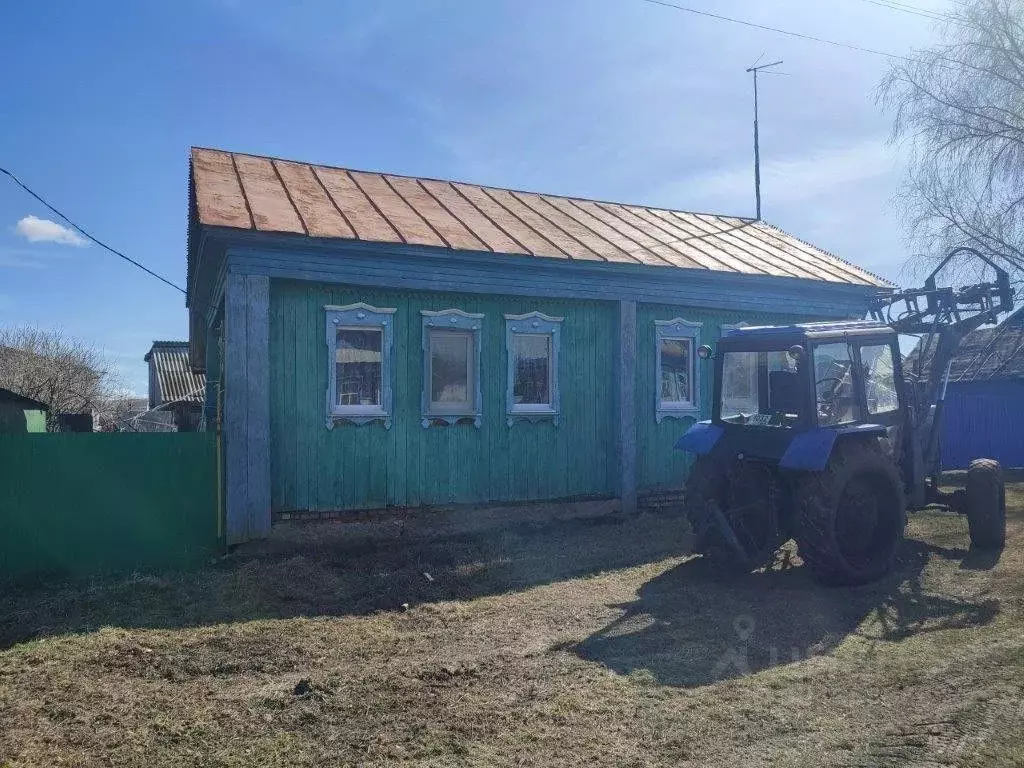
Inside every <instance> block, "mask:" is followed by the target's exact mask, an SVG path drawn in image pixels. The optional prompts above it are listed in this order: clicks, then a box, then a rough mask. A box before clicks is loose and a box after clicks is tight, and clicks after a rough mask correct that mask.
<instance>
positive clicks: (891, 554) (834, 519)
mask: <svg viewBox="0 0 1024 768" xmlns="http://www.w3.org/2000/svg"><path fill="white" fill-rule="evenodd" d="M905 523H906V510H905V505H904V500H903V484H902V482H901V480H900V476H899V472H898V471H897V469H896V466H895V465H894V464H893V462H892V459H890V458H888V457H886V456H885V454H884V453H882V451H881V450H879V449H878V446H877V445H873V444H869V443H862V442H850V443H846V444H840V445H838V446H837V447H836V449H835V451H833V453H832V457H831V458H830V459H829V462H828V465H827V466H826V467H825V469H824V470H822V471H821V472H815V473H811V474H807V475H805V476H803V477H801V478H800V480H799V481H798V483H797V488H796V531H795V533H796V536H795V538H796V542H797V548H798V551H799V553H800V557H801V558H802V559H803V561H804V563H805V564H806V565H807V567H808V568H810V569H811V571H812V572H813V573H814V575H815V576H816V577H817V578H818V579H820V580H821V581H824V582H826V583H830V584H850V585H852V584H864V583H866V582H869V581H874V580H875V579H878V578H881V577H882V576H884V575H885V574H886V573H887V572H888V571H889V570H890V569H891V568H892V565H893V562H894V561H895V559H896V552H897V550H898V549H899V545H900V542H901V541H902V540H903V529H904V526H905Z"/></svg>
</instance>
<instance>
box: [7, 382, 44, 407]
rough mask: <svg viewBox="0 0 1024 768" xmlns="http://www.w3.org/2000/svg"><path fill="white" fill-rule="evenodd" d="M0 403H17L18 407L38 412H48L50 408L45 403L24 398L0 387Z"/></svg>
mask: <svg viewBox="0 0 1024 768" xmlns="http://www.w3.org/2000/svg"><path fill="white" fill-rule="evenodd" d="M0 402H5V403H17V404H18V405H20V406H22V407H25V408H32V409H35V410H40V411H48V410H50V406H48V405H47V404H46V403H44V402H41V401H39V400H36V399H34V398H31V397H25V395H19V394H18V393H17V392H14V391H12V390H10V389H4V388H3V387H0Z"/></svg>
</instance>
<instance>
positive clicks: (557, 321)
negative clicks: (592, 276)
mask: <svg viewBox="0 0 1024 768" xmlns="http://www.w3.org/2000/svg"><path fill="white" fill-rule="evenodd" d="M563 319H564V318H561V317H549V316H548V315H545V314H542V313H541V312H529V313H528V314H525V315H505V351H506V356H507V359H508V364H507V373H506V380H505V403H506V406H505V412H506V413H505V415H506V419H505V421H506V423H507V424H508V426H510V427H511V426H512V425H513V424H514V423H515V422H516V421H517V420H525V421H542V420H552V421H553V422H554V423H555V425H556V426H557V425H558V421H559V417H560V415H561V404H560V403H561V401H560V399H559V387H558V378H559V376H558V352H559V347H560V342H561V333H562V321H563ZM517 337H522V338H520V339H518V340H517ZM527 339H529V340H530V342H533V343H534V346H538V345H537V344H536V342H538V341H541V340H543V341H546V347H547V350H546V351H547V366H546V367H547V371H546V376H547V379H546V382H542V383H540V385H539V386H534V387H533V390H534V394H533V396H532V397H530V398H529V399H532V400H534V401H535V402H523V399H524V398H523V397H522V395H520V396H519V400H520V402H518V403H517V402H516V399H517V395H516V392H515V385H516V373H517V371H516V356H517V349H518V345H517V341H522V342H525V341H526V340H527ZM543 341H542V342H541V344H540V345H541V346H543ZM524 346H525V344H524ZM545 390H546V392H545ZM541 393H543V394H541ZM544 395H546V397H545V396H544Z"/></svg>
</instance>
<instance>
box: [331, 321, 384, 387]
mask: <svg viewBox="0 0 1024 768" xmlns="http://www.w3.org/2000/svg"><path fill="white" fill-rule="evenodd" d="M336 340H337V343H336V345H335V352H334V362H335V366H336V367H337V377H338V390H337V405H369V406H380V404H381V361H382V359H383V355H382V351H381V350H382V349H383V343H384V332H383V330H382V329H380V328H339V329H338V334H337V337H336Z"/></svg>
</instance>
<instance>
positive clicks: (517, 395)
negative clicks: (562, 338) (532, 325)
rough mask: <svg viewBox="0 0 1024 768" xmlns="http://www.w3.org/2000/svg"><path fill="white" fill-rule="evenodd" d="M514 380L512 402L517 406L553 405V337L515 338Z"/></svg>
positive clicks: (517, 335)
mask: <svg viewBox="0 0 1024 768" xmlns="http://www.w3.org/2000/svg"><path fill="white" fill-rule="evenodd" d="M512 351H513V354H514V355H515V380H514V381H513V382H512V401H513V402H514V403H515V404H516V405H550V404H551V335H550V334H547V333H514V334H512Z"/></svg>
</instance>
